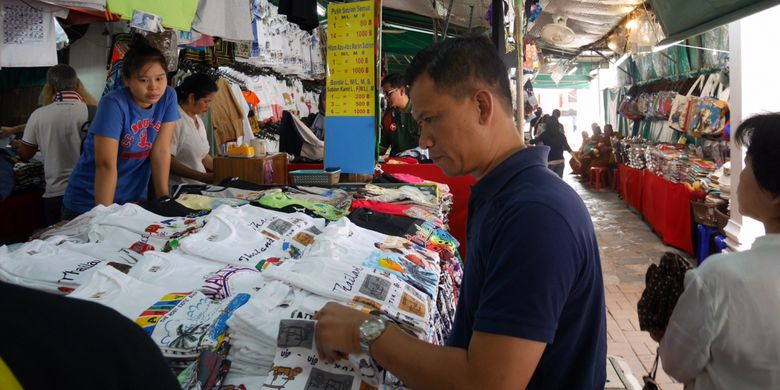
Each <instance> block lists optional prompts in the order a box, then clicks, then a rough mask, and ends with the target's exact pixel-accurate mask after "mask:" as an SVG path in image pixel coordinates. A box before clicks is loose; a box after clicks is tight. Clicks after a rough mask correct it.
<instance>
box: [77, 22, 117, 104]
mask: <svg viewBox="0 0 780 390" xmlns="http://www.w3.org/2000/svg"><path fill="white" fill-rule="evenodd" d="M105 31H106V26H105V24H104V23H95V24H91V25H90V26H89V29H88V30H87V33H86V34H85V35H84V37H82V38H80V39H79V40H77V41H76V42H74V43H73V44H72V45H71V46H70V58H69V59H68V63H69V64H70V66H72V67H73V68H74V69H76V73H77V74H78V75H79V78H80V79H81V82H82V83H83V84H84V87H86V88H87V91H89V93H90V94H92V96H93V97H94V98H95V99H100V96H101V95H102V94H103V88H104V87H105V86H106V64H107V63H108V51H109V48H110V47H111V35H109V34H104V32H105Z"/></svg>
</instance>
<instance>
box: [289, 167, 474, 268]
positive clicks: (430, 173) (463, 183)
mask: <svg viewBox="0 0 780 390" xmlns="http://www.w3.org/2000/svg"><path fill="white" fill-rule="evenodd" d="M381 168H382V171H384V172H387V173H406V174H409V175H414V176H417V177H419V178H422V179H425V180H430V181H435V182H437V183H442V184H446V185H448V186H449V187H450V192H451V193H452V197H453V204H452V210H451V211H450V233H452V235H453V237H455V239H457V240H458V242H460V255H461V256H462V257H463V260H466V220H467V219H468V209H469V197H470V196H471V186H472V185H474V184H475V183H476V182H477V181H476V179H474V178H473V177H471V176H457V177H449V176H447V175H445V174H444V171H442V170H441V168H439V167H438V166H436V165H434V164H381ZM298 169H322V164H290V165H289V170H290V171H294V170H298Z"/></svg>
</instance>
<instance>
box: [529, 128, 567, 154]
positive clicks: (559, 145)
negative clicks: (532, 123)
mask: <svg viewBox="0 0 780 390" xmlns="http://www.w3.org/2000/svg"><path fill="white" fill-rule="evenodd" d="M539 142H544V144H545V145H547V146H549V147H550V154H549V155H547V161H555V160H562V159H563V151H564V150H565V151H567V152H569V153H571V147H570V146H569V142H568V141H566V135H564V134H563V132H561V131H560V130H556V129H547V130H545V132H544V133H542V134H541V135H540V136H538V137H536V138H534V139H532V140H531V143H532V144H537V143H539Z"/></svg>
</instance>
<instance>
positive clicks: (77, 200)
mask: <svg viewBox="0 0 780 390" xmlns="http://www.w3.org/2000/svg"><path fill="white" fill-rule="evenodd" d="M165 66H166V60H165V57H164V56H163V55H162V53H160V51H159V50H157V49H155V48H153V47H151V46H149V45H148V44H147V43H146V42H145V41H144V40H143V39H139V40H136V41H135V42H134V43H133V44H132V46H131V47H130V50H129V51H128V52H127V54H126V55H125V57H124V66H123V68H122V80H123V81H124V84H125V85H124V86H123V87H121V88H118V89H116V90H114V91H112V92H111V93H109V94H107V95H105V96H104V97H103V98H102V99H100V103H99V104H98V109H97V112H96V114H95V119H94V120H93V121H92V125H91V126H90V128H89V133H88V134H87V138H86V139H85V140H84V147H83V151H82V153H81V158H80V159H79V161H78V163H77V164H76V167H75V168H74V169H73V173H72V174H71V177H70V181H69V182H68V188H67V190H66V191H65V198H64V199H63V219H72V218H74V217H75V216H78V215H79V214H82V213H85V212H87V211H89V210H91V209H92V208H93V207H94V206H96V205H99V204H101V205H106V206H107V205H110V204H112V203H118V204H123V203H127V202H137V201H142V200H145V199H146V197H147V186H148V183H149V177H150V175H151V176H152V177H153V183H154V189H155V194H156V196H158V197H162V196H167V195H168V193H169V191H168V174H169V171H170V163H171V153H170V144H171V136H172V134H173V130H174V127H175V121H176V120H177V119H179V111H178V107H177V104H176V103H177V100H176V92H175V91H174V89H173V88H171V87H169V86H168V83H167V81H168V79H167V74H166V70H165Z"/></svg>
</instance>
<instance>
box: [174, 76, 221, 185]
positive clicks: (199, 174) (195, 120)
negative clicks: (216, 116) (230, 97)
mask: <svg viewBox="0 0 780 390" xmlns="http://www.w3.org/2000/svg"><path fill="white" fill-rule="evenodd" d="M217 90H218V87H217V83H215V82H214V80H212V79H211V78H210V77H209V76H207V75H205V74H203V73H196V74H194V75H192V76H190V77H187V78H186V79H184V82H182V84H181V85H179V86H178V87H176V95H177V96H178V98H179V114H180V116H181V117H180V118H179V120H177V121H176V130H175V131H174V133H173V138H172V139H171V184H204V183H211V182H212V181H213V180H214V166H213V163H212V159H211V155H210V154H209V151H210V147H209V141H208V139H207V138H206V129H205V125H204V124H203V121H202V120H201V119H200V116H199V115H202V114H205V113H206V112H207V111H208V110H209V106H210V105H211V102H212V101H214V96H215V95H216V94H217Z"/></svg>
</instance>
